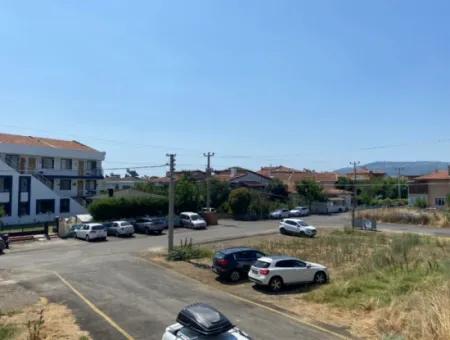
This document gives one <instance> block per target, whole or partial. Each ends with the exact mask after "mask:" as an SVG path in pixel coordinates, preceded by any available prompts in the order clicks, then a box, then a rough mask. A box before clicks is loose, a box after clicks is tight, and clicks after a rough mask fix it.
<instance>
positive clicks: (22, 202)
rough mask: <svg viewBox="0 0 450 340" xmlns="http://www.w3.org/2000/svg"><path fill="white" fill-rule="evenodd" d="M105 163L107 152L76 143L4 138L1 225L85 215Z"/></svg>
mask: <svg viewBox="0 0 450 340" xmlns="http://www.w3.org/2000/svg"><path fill="white" fill-rule="evenodd" d="M104 159H105V153H104V152H100V151H97V150H95V149H93V148H91V147H89V146H87V145H84V144H82V143H80V142H78V141H74V140H60V139H51V138H42V137H32V136H20V135H12V134H5V133H0V206H1V207H2V210H3V211H4V214H5V216H3V217H2V218H0V221H1V222H2V223H3V224H5V225H13V224H28V223H37V222H47V221H53V220H54V219H55V217H57V216H59V217H66V216H73V215H76V214H84V213H86V208H85V203H86V202H87V199H89V197H92V196H93V195H95V194H96V193H97V183H98V181H99V180H101V179H103V170H102V161H103V160H104Z"/></svg>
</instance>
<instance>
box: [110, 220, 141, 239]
mask: <svg viewBox="0 0 450 340" xmlns="http://www.w3.org/2000/svg"><path fill="white" fill-rule="evenodd" d="M103 226H104V227H105V228H106V233H107V234H108V236H109V235H113V236H129V237H131V236H133V234H134V227H133V226H132V225H131V223H130V222H128V221H113V222H107V223H103Z"/></svg>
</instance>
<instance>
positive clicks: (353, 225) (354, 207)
mask: <svg viewBox="0 0 450 340" xmlns="http://www.w3.org/2000/svg"><path fill="white" fill-rule="evenodd" d="M350 164H351V165H353V201H352V228H355V212H356V205H357V204H358V201H357V199H356V166H357V165H358V164H359V162H356V161H355V162H350Z"/></svg>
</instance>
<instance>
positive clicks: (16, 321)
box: [0, 298, 91, 340]
mask: <svg viewBox="0 0 450 340" xmlns="http://www.w3.org/2000/svg"><path fill="white" fill-rule="evenodd" d="M1 334H4V336H5V337H4V339H12V340H25V339H42V340H44V339H45V340H46V339H69V340H72V339H73V340H80V339H86V340H87V339H91V338H90V336H89V333H87V332H85V331H82V330H81V329H80V327H79V326H78V325H77V324H76V320H75V317H74V316H73V314H72V312H71V311H70V309H68V308H67V307H66V306H64V305H59V304H55V303H49V302H48V301H47V299H45V298H41V299H39V301H38V302H37V303H35V304H33V305H31V306H28V307H26V308H24V309H22V310H20V311H16V312H9V313H7V314H2V315H1V316H0V339H1Z"/></svg>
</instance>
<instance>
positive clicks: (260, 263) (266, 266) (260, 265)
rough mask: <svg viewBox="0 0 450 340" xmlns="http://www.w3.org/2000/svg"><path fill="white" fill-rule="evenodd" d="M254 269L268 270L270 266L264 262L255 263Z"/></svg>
mask: <svg viewBox="0 0 450 340" xmlns="http://www.w3.org/2000/svg"><path fill="white" fill-rule="evenodd" d="M253 266H254V267H256V268H268V267H269V266H270V263H269V262H266V261H259V260H258V261H256V262H255V264H254V265H253Z"/></svg>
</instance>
